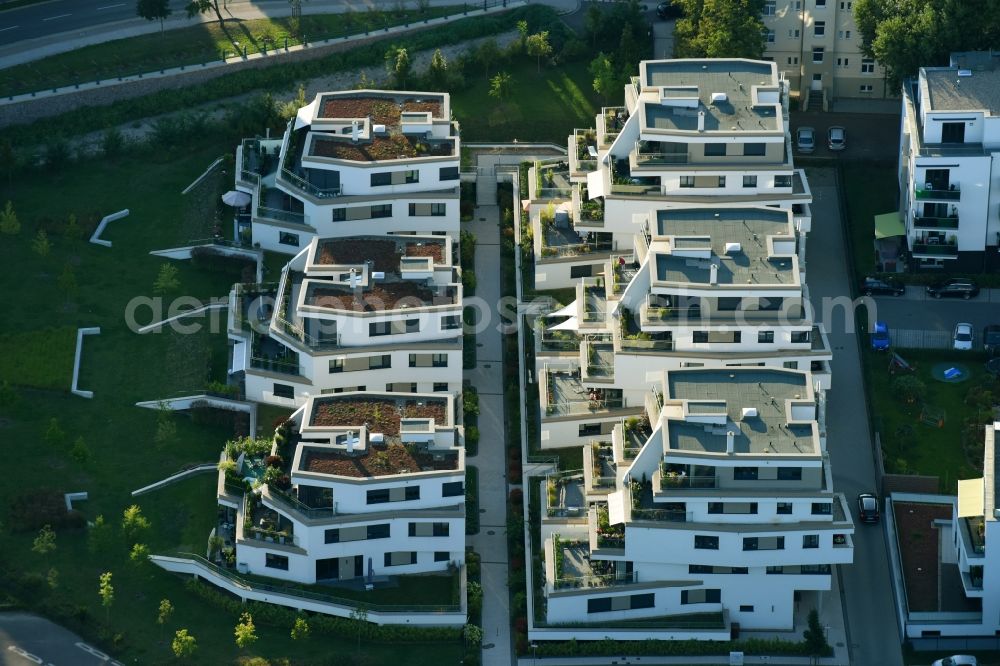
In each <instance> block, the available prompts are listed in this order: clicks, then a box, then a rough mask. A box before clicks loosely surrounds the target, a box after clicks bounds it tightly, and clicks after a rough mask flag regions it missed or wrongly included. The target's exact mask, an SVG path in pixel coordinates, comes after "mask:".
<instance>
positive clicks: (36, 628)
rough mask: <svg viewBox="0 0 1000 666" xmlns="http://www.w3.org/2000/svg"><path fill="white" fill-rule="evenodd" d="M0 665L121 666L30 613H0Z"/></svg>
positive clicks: (80, 640)
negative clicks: (100, 665) (99, 665)
mask: <svg viewBox="0 0 1000 666" xmlns="http://www.w3.org/2000/svg"><path fill="white" fill-rule="evenodd" d="M0 664H10V665H11V666H19V665H20V664H52V665H55V666H65V665H68V664H75V665H77V666H92V665H94V666H96V665H97V664H103V665H104V666H116V665H117V666H121V664H119V662H117V661H115V660H114V659H112V658H111V657H110V656H108V655H107V654H105V653H103V652H101V651H100V650H98V649H96V648H94V647H92V646H90V645H87V644H86V643H84V642H83V641H82V639H81V638H80V637H79V636H77V635H76V634H74V633H72V632H71V631H69V630H68V629H63V628H62V627H60V626H59V625H58V624H55V623H53V622H49V621H48V620H46V619H45V618H43V617H39V616H37V615H32V614H30V613H0Z"/></svg>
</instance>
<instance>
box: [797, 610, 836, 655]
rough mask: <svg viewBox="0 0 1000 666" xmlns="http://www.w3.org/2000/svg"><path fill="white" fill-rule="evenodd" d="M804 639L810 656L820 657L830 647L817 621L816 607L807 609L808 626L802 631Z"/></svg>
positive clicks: (821, 626)
mask: <svg viewBox="0 0 1000 666" xmlns="http://www.w3.org/2000/svg"><path fill="white" fill-rule="evenodd" d="M802 638H803V640H804V641H805V649H806V652H807V653H808V654H809V656H811V657H821V656H823V655H825V654H826V653H827V651H828V650H829V649H830V645H829V643H827V642H826V634H825V633H824V632H823V625H821V624H820V623H819V613H817V612H816V609H815V608H814V609H812V610H811V611H809V627H808V628H807V629H806V630H805V631H803V632H802Z"/></svg>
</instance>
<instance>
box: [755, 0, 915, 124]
mask: <svg viewBox="0 0 1000 666" xmlns="http://www.w3.org/2000/svg"><path fill="white" fill-rule="evenodd" d="M763 20H764V27H765V29H766V30H767V33H766V46H765V51H764V55H765V58H766V59H768V60H774V61H775V63H777V65H778V70H779V71H780V72H781V73H782V75H784V77H785V78H786V79H787V80H788V81H789V86H790V89H791V95H792V97H793V98H798V99H799V101H800V104H802V105H803V108H804V107H805V106H806V105H808V108H810V109H812V110H819V109H822V110H828V109H829V108H830V105H831V103H832V102H833V100H835V99H845V98H855V99H885V98H886V97H898V96H899V91H898V90H895V89H891V88H889V86H888V84H887V83H886V79H885V69H884V68H883V67H882V66H881V65H880V64H879V63H877V62H875V61H874V60H872V59H870V58H866V57H865V56H864V54H863V53H862V52H861V34H860V33H859V32H858V28H857V25H856V24H855V22H854V2H852V1H851V0H765V2H764V16H763Z"/></svg>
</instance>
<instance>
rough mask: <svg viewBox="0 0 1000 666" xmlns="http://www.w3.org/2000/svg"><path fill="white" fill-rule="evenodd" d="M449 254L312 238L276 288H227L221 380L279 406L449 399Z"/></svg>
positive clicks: (455, 375)
mask: <svg viewBox="0 0 1000 666" xmlns="http://www.w3.org/2000/svg"><path fill="white" fill-rule="evenodd" d="M453 256H454V250H453V245H452V240H451V238H450V237H449V236H417V235H386V236H351V237H343V238H324V239H320V238H313V239H312V241H310V242H309V244H308V245H307V246H306V247H305V248H303V249H302V250H301V251H299V253H298V254H297V255H296V256H295V257H294V258H293V259H292V260H291V261H290V262H289V263H288V264H287V265H286V266H285V268H284V270H283V271H282V273H281V278H280V281H279V283H278V284H277V286H276V288H271V287H267V288H260V287H257V286H252V285H235V286H234V287H233V290H232V292H231V293H230V309H229V311H230V320H229V335H230V339H231V340H232V341H233V354H232V367H231V368H230V373H231V375H232V376H235V377H236V378H237V379H242V381H243V388H244V393H245V395H246V397H247V399H249V400H253V401H255V402H264V403H269V404H276V405H285V406H298V405H302V404H304V403H305V402H306V400H307V398H308V397H309V396H319V395H322V394H327V393H340V392H344V391H390V392H404V393H431V392H436V393H447V394H450V395H457V394H458V393H459V392H460V391H461V388H462V330H461V329H462V318H461V314H462V285H461V280H460V278H459V276H458V271H457V270H456V268H455V266H454V265H453V263H452V259H453ZM272 302H273V303H274V305H273V307H272V306H271V303H272Z"/></svg>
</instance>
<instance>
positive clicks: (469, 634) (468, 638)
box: [462, 624, 483, 648]
mask: <svg viewBox="0 0 1000 666" xmlns="http://www.w3.org/2000/svg"><path fill="white" fill-rule="evenodd" d="M462 635H463V636H464V637H465V644H466V645H467V646H468V647H471V648H475V647H479V646H480V645H482V644H483V630H482V629H480V628H479V627H477V626H476V625H474V624H467V625H465V629H463V630H462Z"/></svg>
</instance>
